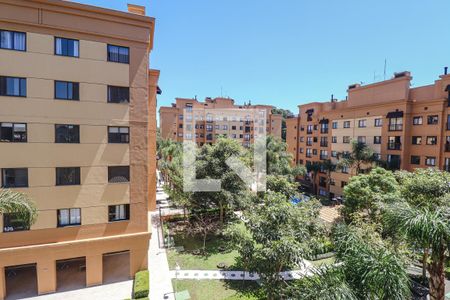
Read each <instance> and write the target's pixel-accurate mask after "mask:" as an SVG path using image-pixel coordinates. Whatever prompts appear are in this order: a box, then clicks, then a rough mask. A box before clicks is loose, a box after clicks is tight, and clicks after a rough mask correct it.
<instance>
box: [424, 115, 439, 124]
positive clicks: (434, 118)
mask: <svg viewBox="0 0 450 300" xmlns="http://www.w3.org/2000/svg"><path fill="white" fill-rule="evenodd" d="M438 122H439V118H438V116H437V115H433V116H428V117H427V123H428V125H436V124H437V123H438Z"/></svg>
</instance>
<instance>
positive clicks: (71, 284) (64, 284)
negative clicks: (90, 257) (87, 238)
mask: <svg viewBox="0 0 450 300" xmlns="http://www.w3.org/2000/svg"><path fill="white" fill-rule="evenodd" d="M84 287H86V258H85V257H78V258H71V259H64V260H58V261H56V291H58V292H63V291H70V290H77V289H81V288H84Z"/></svg>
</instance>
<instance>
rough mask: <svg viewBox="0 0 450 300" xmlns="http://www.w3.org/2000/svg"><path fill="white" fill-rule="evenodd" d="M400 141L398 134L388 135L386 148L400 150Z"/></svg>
mask: <svg viewBox="0 0 450 300" xmlns="http://www.w3.org/2000/svg"><path fill="white" fill-rule="evenodd" d="M401 147H402V143H401V137H400V136H390V137H388V150H401Z"/></svg>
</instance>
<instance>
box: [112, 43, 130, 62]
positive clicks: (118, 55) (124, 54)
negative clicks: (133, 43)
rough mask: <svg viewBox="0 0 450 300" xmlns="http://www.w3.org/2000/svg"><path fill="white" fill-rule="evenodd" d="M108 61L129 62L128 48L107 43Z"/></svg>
mask: <svg viewBox="0 0 450 300" xmlns="http://www.w3.org/2000/svg"><path fill="white" fill-rule="evenodd" d="M108 61H112V62H117V63H122V64H129V63H130V48H128V47H121V46H114V45H108Z"/></svg>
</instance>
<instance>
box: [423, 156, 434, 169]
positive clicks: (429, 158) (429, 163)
mask: <svg viewBox="0 0 450 300" xmlns="http://www.w3.org/2000/svg"><path fill="white" fill-rule="evenodd" d="M425 165H427V166H431V167H433V166H435V165H436V157H434V156H427V157H426V158H425Z"/></svg>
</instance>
